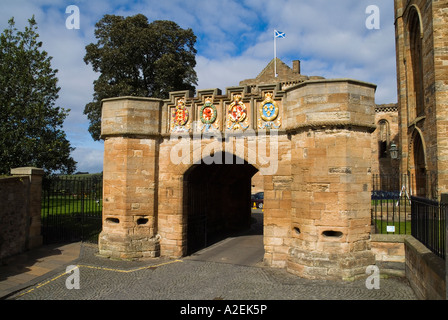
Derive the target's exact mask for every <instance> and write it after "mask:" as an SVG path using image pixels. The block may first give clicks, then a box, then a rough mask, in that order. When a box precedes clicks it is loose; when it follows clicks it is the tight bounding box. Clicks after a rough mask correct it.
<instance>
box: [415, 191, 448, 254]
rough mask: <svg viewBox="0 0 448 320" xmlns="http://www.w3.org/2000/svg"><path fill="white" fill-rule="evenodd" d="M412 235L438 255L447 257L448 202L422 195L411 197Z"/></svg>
mask: <svg viewBox="0 0 448 320" xmlns="http://www.w3.org/2000/svg"><path fill="white" fill-rule="evenodd" d="M411 202H412V214H411V215H412V222H411V226H412V227H411V228H412V236H413V237H414V238H416V239H417V240H419V241H420V242H421V243H423V244H424V245H425V246H426V247H427V248H428V249H430V250H431V251H432V252H433V253H435V254H436V255H437V256H439V257H441V258H443V259H445V239H446V218H445V217H446V210H447V208H448V205H447V204H441V203H439V202H438V201H435V200H429V199H425V198H421V197H414V196H413V197H411Z"/></svg>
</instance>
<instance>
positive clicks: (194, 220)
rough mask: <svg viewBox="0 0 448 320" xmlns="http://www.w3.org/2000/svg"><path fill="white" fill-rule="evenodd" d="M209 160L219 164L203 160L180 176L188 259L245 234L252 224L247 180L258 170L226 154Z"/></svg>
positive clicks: (216, 155)
mask: <svg viewBox="0 0 448 320" xmlns="http://www.w3.org/2000/svg"><path fill="white" fill-rule="evenodd" d="M224 157H227V158H224ZM229 157H233V161H232V162H231V163H232V164H229V161H228V160H229ZM213 158H214V159H215V160H216V159H222V160H223V161H221V164H219V161H210V159H207V158H204V159H202V161H201V163H200V164H195V165H193V166H192V167H191V168H190V169H189V170H187V172H186V173H185V174H184V188H183V190H184V191H183V192H184V197H183V199H184V204H183V211H184V215H185V217H184V218H185V219H186V223H187V224H186V232H187V235H186V239H187V254H188V255H190V254H192V253H194V252H196V251H198V250H201V249H203V248H205V247H208V246H210V245H212V244H214V243H216V242H218V241H220V240H223V239H225V238H227V237H229V236H235V235H237V234H241V233H243V232H245V231H248V230H250V227H251V224H252V223H254V220H253V219H254V218H253V217H252V215H251V212H252V209H251V179H252V176H253V175H255V174H256V173H257V172H258V170H257V169H256V168H255V167H254V166H253V165H251V164H249V163H247V162H246V161H244V160H243V159H241V158H238V157H237V156H235V155H232V154H229V153H225V152H219V153H217V154H215V155H213ZM224 159H226V160H227V161H225V160H224ZM211 162H212V163H211Z"/></svg>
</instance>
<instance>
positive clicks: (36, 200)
mask: <svg viewBox="0 0 448 320" xmlns="http://www.w3.org/2000/svg"><path fill="white" fill-rule="evenodd" d="M11 175H12V176H28V177H29V182H30V183H29V195H28V199H29V200H28V201H29V202H28V203H29V209H28V217H29V219H28V221H29V225H28V226H27V229H28V231H27V238H26V244H25V246H26V249H33V248H37V247H39V246H41V245H42V241H43V239H42V233H41V225H42V222H41V208H42V177H43V175H44V170H42V169H39V168H33V167H23V168H14V169H11Z"/></svg>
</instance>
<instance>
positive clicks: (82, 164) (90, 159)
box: [72, 147, 104, 173]
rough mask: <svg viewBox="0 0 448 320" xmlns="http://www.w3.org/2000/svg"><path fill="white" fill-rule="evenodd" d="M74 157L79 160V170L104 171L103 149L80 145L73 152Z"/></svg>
mask: <svg viewBox="0 0 448 320" xmlns="http://www.w3.org/2000/svg"><path fill="white" fill-rule="evenodd" d="M72 156H73V158H74V159H75V160H76V161H77V162H78V164H77V171H82V172H89V173H98V172H102V171H103V156H104V151H103V150H102V149H95V148H86V147H78V148H76V150H75V151H73V153H72Z"/></svg>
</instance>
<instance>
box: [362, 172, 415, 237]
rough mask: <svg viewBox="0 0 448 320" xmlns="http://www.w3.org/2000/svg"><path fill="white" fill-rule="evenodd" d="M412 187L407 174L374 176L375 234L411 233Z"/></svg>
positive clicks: (372, 210)
mask: <svg viewBox="0 0 448 320" xmlns="http://www.w3.org/2000/svg"><path fill="white" fill-rule="evenodd" d="M410 185H411V183H410V179H409V176H408V175H407V174H398V175H379V174H374V175H372V196H371V219H372V227H373V228H372V229H373V232H374V233H380V234H385V233H393V234H410V233H411V227H410V223H411V203H410V193H411V190H412V188H411V187H410Z"/></svg>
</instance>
